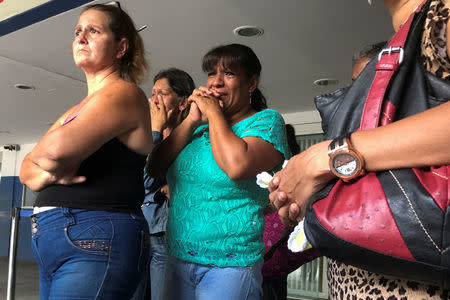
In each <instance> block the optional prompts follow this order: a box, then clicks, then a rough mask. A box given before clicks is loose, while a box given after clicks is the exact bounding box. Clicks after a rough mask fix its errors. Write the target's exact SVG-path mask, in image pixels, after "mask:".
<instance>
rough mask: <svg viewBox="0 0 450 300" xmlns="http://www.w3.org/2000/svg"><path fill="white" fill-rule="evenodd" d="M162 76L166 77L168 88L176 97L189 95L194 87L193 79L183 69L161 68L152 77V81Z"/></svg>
mask: <svg viewBox="0 0 450 300" xmlns="http://www.w3.org/2000/svg"><path fill="white" fill-rule="evenodd" d="M163 78H166V79H167V81H168V82H169V85H170V88H171V89H172V90H173V91H174V92H175V93H176V94H177V95H178V97H189V96H190V95H191V94H192V92H193V91H194V89H195V84H194V80H193V79H192V77H191V76H190V75H189V74H188V73H186V72H185V71H183V70H180V69H177V68H170V69H166V70H161V71H159V72H158V74H156V75H155V77H153V83H155V82H156V81H157V80H160V79H163Z"/></svg>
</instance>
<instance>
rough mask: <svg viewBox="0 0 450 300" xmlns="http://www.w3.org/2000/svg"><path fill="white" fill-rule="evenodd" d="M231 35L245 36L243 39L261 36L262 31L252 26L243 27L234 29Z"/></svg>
mask: <svg viewBox="0 0 450 300" xmlns="http://www.w3.org/2000/svg"><path fill="white" fill-rule="evenodd" d="M233 33H234V34H235V35H238V36H245V37H250V36H261V35H263V33H264V29H262V28H261V27H256V26H252V25H245V26H239V27H236V28H235V29H234V30H233Z"/></svg>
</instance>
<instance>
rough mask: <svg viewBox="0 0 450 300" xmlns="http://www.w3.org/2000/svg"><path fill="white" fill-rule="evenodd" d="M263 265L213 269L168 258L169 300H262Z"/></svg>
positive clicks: (167, 297) (166, 292) (167, 288)
mask: <svg viewBox="0 0 450 300" xmlns="http://www.w3.org/2000/svg"><path fill="white" fill-rule="evenodd" d="M262 265H263V261H262V260H261V261H260V262H258V263H256V264H255V265H253V266H249V267H225V268H219V267H210V266H205V265H199V264H196V263H191V262H187V261H184V260H180V259H177V258H174V257H171V256H169V257H168V260H167V268H166V284H165V287H164V299H166V300H194V299H195V300H210V299H227V300H260V299H262V288H261V286H262V274H261V268H262Z"/></svg>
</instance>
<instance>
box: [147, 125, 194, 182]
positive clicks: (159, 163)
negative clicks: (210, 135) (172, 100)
mask: <svg viewBox="0 0 450 300" xmlns="http://www.w3.org/2000/svg"><path fill="white" fill-rule="evenodd" d="M197 127H198V124H196V123H195V122H192V121H191V120H189V119H185V120H184V121H183V122H182V123H181V124H180V125H179V126H178V127H176V128H175V129H174V130H173V131H172V133H171V134H170V135H169V136H168V137H167V138H166V139H164V140H163V141H162V142H161V143H160V144H158V145H157V146H156V147H155V148H154V150H153V151H152V153H151V155H150V158H149V159H148V160H147V164H146V166H145V169H146V172H147V173H148V174H149V175H150V176H151V177H154V178H160V177H162V176H164V175H165V174H166V171H167V169H168V168H169V166H170V165H171V164H172V163H173V161H174V160H175V159H176V158H177V156H178V154H179V153H180V152H181V150H183V148H184V147H185V146H186V145H187V144H188V142H189V140H190V138H191V136H192V133H193V132H194V131H195V129H196V128H197Z"/></svg>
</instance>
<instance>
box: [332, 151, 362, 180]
mask: <svg viewBox="0 0 450 300" xmlns="http://www.w3.org/2000/svg"><path fill="white" fill-rule="evenodd" d="M333 168H334V169H335V170H336V172H338V173H339V174H341V175H343V176H349V175H352V174H353V173H354V172H355V171H356V169H357V168H358V164H357V162H356V160H355V158H354V157H353V156H352V155H351V154H348V153H339V154H337V155H336V156H335V157H334V159H333Z"/></svg>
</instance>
